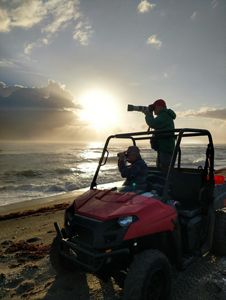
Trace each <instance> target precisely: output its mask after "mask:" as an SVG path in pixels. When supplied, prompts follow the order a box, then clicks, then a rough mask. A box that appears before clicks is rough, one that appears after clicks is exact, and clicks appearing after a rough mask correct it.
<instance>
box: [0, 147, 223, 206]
mask: <svg viewBox="0 0 226 300" xmlns="http://www.w3.org/2000/svg"><path fill="white" fill-rule="evenodd" d="M103 145H104V144H101V143H51V144H48V143H22V142H20V143H1V145H0V206H1V205H6V204H10V203H14V202H21V201H25V200H28V201H29V200H32V199H36V198H44V197H48V196H52V195H57V194H62V193H66V192H69V191H73V190H76V189H79V188H84V187H89V186H90V183H91V181H92V178H93V176H94V173H95V170H96V168H97V166H98V162H99V159H100V157H101V153H102V148H103ZM127 146H128V145H127V144H123V143H119V144H112V145H110V149H109V156H108V160H107V163H106V164H105V165H104V166H103V167H101V169H100V172H99V176H98V181H97V182H98V183H109V182H115V181H120V180H122V178H121V176H120V174H119V172H118V168H117V153H118V152H120V151H123V150H125V149H126V148H127ZM140 148H141V154H142V157H143V158H144V159H145V161H146V162H147V163H148V165H149V166H154V165H155V160H156V153H155V152H154V151H153V150H151V149H150V145H149V144H148V145H143V144H142V145H140ZM205 148H206V145H197V144H196V145H195V144H194V145H193V144H189V145H184V146H183V147H182V165H183V166H186V167H188V166H193V167H198V166H200V165H202V166H203V165H204V161H205ZM222 167H226V145H215V169H218V168H222Z"/></svg>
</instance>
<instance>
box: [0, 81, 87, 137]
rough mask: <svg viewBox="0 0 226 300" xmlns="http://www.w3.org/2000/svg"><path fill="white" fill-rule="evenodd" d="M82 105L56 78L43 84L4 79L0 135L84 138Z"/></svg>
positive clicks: (0, 105) (1, 86)
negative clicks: (10, 83)
mask: <svg viewBox="0 0 226 300" xmlns="http://www.w3.org/2000/svg"><path fill="white" fill-rule="evenodd" d="M79 108H80V107H79V105H77V104H75V103H74V102H73V97H72V95H71V94H70V93H69V92H68V91H66V89H65V87H64V86H62V85H60V84H59V83H56V82H54V81H49V83H48V85H47V86H46V87H42V88H27V87H22V86H13V87H9V86H6V85H5V84H4V83H3V82H1V83H0V139H4V140H5V139H10V140H15V139H48V140H49V139H52V140H65V139H67V138H68V139H71V138H72V137H74V138H75V139H76V138H77V139H82V137H83V138H84V132H85V131H86V126H85V125H84V124H81V123H80V121H79V120H78V117H77V112H78V110H79Z"/></svg>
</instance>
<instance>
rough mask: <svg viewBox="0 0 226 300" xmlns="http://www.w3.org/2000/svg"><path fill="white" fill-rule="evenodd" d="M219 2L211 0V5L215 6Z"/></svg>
mask: <svg viewBox="0 0 226 300" xmlns="http://www.w3.org/2000/svg"><path fill="white" fill-rule="evenodd" d="M218 4H219V2H218V1H217V0H212V1H211V6H212V8H216V7H217V6H218Z"/></svg>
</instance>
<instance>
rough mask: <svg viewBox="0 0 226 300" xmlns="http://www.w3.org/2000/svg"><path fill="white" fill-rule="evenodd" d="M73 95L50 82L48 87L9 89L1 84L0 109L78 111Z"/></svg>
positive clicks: (17, 87)
mask: <svg viewBox="0 0 226 300" xmlns="http://www.w3.org/2000/svg"><path fill="white" fill-rule="evenodd" d="M76 108H78V106H76V105H75V103H74V102H73V97H72V95H71V94H70V93H69V92H68V91H66V90H65V88H64V86H62V85H60V84H59V83H57V82H54V81H49V83H48V85H47V86H46V87H42V88H27V87H22V86H13V87H8V86H6V85H4V83H3V82H1V84H0V109H7V110H9V109H43V110H45V109H53V110H54V109H56V110H61V109H76Z"/></svg>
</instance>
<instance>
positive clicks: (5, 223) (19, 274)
mask: <svg viewBox="0 0 226 300" xmlns="http://www.w3.org/2000/svg"><path fill="white" fill-rule="evenodd" d="M216 173H217V174H222V175H224V176H225V177H226V169H221V170H218V171H217V172H216ZM82 192H84V189H83V190H78V191H75V192H71V193H68V194H63V195H60V196H54V197H50V198H48V201H47V199H40V201H37V200H36V201H32V202H31V201H29V202H28V201H27V202H26V203H25V202H24V203H20V204H14V205H9V206H5V207H1V208H0V232H1V235H0V245H1V247H0V299H54V300H64V299H84V300H86V299H109V300H113V299H121V297H122V290H121V289H120V288H119V287H118V285H117V284H116V283H115V282H114V280H113V279H112V281H110V282H108V283H103V282H101V281H100V280H99V279H97V278H96V277H95V276H93V275H91V274H85V273H81V272H74V273H65V274H62V275H61V276H58V275H57V274H56V272H55V271H54V269H53V268H52V266H51V265H50V263H49V249H50V245H51V242H52V240H53V238H54V236H55V230H54V226H53V222H55V221H57V222H58V223H59V224H60V225H62V222H63V214H64V209H65V207H66V206H67V205H68V204H69V203H71V202H72V201H73V199H74V198H76V196H77V195H78V194H80V193H82ZM172 273H173V297H172V298H173V299H184V300H190V299H193V300H196V299H197V300H198V299H199V300H213V299H219V300H223V299H226V257H215V256H213V255H212V254H209V255H207V256H206V257H203V258H200V259H199V260H198V261H197V262H196V263H194V264H192V265H191V266H189V267H188V269H187V270H185V271H183V272H177V271H175V270H173V271H172Z"/></svg>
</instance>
